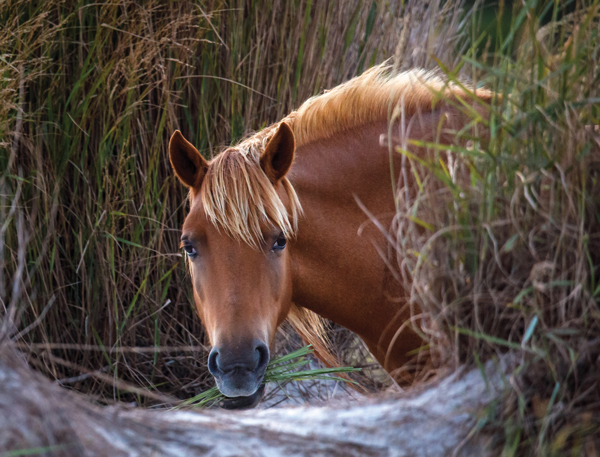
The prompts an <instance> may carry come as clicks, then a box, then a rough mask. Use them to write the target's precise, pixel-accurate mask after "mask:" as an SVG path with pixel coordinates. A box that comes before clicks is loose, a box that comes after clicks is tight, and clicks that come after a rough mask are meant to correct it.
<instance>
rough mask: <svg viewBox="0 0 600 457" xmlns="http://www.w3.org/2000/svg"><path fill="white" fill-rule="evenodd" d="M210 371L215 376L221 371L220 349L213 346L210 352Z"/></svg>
mask: <svg viewBox="0 0 600 457" xmlns="http://www.w3.org/2000/svg"><path fill="white" fill-rule="evenodd" d="M208 371H209V372H210V374H212V375H213V376H216V375H217V374H220V373H221V370H220V369H219V351H218V350H217V349H216V348H212V350H211V351H210V354H208Z"/></svg>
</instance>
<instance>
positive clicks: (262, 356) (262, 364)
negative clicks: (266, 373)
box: [254, 343, 269, 371]
mask: <svg viewBox="0 0 600 457" xmlns="http://www.w3.org/2000/svg"><path fill="white" fill-rule="evenodd" d="M255 351H256V353H257V354H258V362H257V363H256V366H255V367H254V371H262V370H264V369H265V368H267V364H268V363H269V348H268V347H267V345H266V344H264V343H259V344H258V345H257V346H256V349H255Z"/></svg>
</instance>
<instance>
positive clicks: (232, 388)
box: [208, 341, 270, 397]
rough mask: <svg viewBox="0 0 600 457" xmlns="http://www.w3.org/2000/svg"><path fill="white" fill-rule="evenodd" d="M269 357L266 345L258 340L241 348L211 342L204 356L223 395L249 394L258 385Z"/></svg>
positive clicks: (245, 395)
mask: <svg viewBox="0 0 600 457" xmlns="http://www.w3.org/2000/svg"><path fill="white" fill-rule="evenodd" d="M269 357H270V354H269V348H268V347H267V345H266V344H264V343H263V342H261V341H255V342H253V344H249V345H245V346H244V348H243V349H239V348H238V349H232V348H230V347H227V346H215V347H213V348H212V350H211V351H210V354H209V356H208V371H210V373H211V374H212V375H213V377H214V378H215V381H216V383H217V388H218V389H219V390H220V391H221V393H222V394H223V395H225V396H226V397H250V396H253V395H255V394H256V393H257V391H258V390H259V388H260V387H261V384H262V381H263V378H264V375H265V371H266V369H267V365H268V363H269Z"/></svg>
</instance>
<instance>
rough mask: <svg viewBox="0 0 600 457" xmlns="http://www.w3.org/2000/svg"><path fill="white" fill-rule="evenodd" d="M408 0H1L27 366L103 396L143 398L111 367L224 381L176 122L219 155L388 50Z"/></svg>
mask: <svg viewBox="0 0 600 457" xmlns="http://www.w3.org/2000/svg"><path fill="white" fill-rule="evenodd" d="M401 9H402V8H401V2H395V1H394V2H382V1H371V0H366V1H365V0H350V1H345V2H312V1H298V0H294V1H283V0H282V1H275V2H271V1H262V0H246V1H241V0H231V1H210V2H205V1H197V2H194V1H182V2H158V1H155V0H145V1H141V2H137V1H136V2H134V1H129V0H115V1H109V2H101V3H99V2H93V1H87V0H81V1H74V0H69V1H53V0H47V1H27V2H23V1H17V0H8V1H4V2H2V3H1V4H0V24H2V26H1V27H0V73H1V74H2V78H1V79H0V147H1V149H0V305H1V306H2V308H1V309H2V310H3V314H4V315H5V316H6V317H8V319H5V320H4V323H5V327H4V331H3V334H4V336H5V337H6V335H7V334H8V335H11V337H12V338H13V339H16V340H17V341H18V342H19V343H20V344H21V347H22V348H24V349H28V351H27V353H28V354H29V360H30V363H31V364H32V366H35V367H37V368H38V369H40V370H41V371H42V372H44V373H45V374H46V375H48V376H49V377H51V378H52V379H59V380H62V383H63V384H64V385H68V386H72V387H73V388H75V389H77V390H80V391H83V392H87V393H89V394H90V395H95V396H96V397H97V398H98V399H103V401H109V400H128V401H130V400H139V401H142V400H143V399H139V398H136V397H135V396H132V395H131V394H127V393H125V392H123V391H122V390H121V389H120V388H117V387H115V386H114V385H111V384H110V383H107V382H106V376H112V377H113V378H114V379H115V380H121V381H127V382H130V383H132V384H134V385H141V386H146V387H149V388H151V389H155V390H159V391H161V392H164V393H171V394H177V395H179V396H181V397H189V396H190V395H193V394H194V393H195V392H196V391H198V390H203V389H205V388H207V387H209V386H210V385H212V380H211V379H210V376H209V374H208V372H207V370H206V367H205V360H206V350H205V348H204V346H203V344H204V341H205V339H204V333H203V330H202V327H201V325H200V322H199V319H198V318H197V317H196V316H195V314H194V310H193V305H192V303H193V300H192V295H191V287H190V282H189V278H186V276H185V268H184V265H183V261H182V259H181V255H180V253H179V247H178V245H179V241H178V240H179V230H180V227H181V224H182V221H183V218H184V216H185V214H186V211H187V208H186V204H187V202H186V193H185V189H184V188H183V187H182V186H181V185H180V184H179V183H178V182H177V181H176V179H175V178H174V176H173V173H172V172H171V170H170V166H169V163H168V155H167V149H166V148H167V143H168V138H169V136H170V134H171V133H172V132H173V131H174V130H175V129H181V130H182V131H183V132H184V134H185V136H186V137H187V138H188V139H190V141H192V142H193V143H194V144H195V145H196V146H197V147H198V149H199V150H200V151H201V152H202V153H203V154H205V155H207V156H210V155H212V154H215V153H217V152H218V151H219V148H221V147H222V146H225V145H228V144H230V143H232V142H235V141H236V140H237V139H239V138H240V137H241V136H242V135H244V134H245V133H246V132H249V131H251V130H255V129H260V128H261V127H263V126H265V125H267V124H269V123H271V122H274V121H277V120H279V119H280V118H281V117H283V116H284V115H285V114H287V113H288V112H289V111H291V110H292V109H293V108H294V107H296V106H298V105H299V104H300V103H301V102H302V101H303V100H305V99H306V98H308V97H309V96H311V95H313V94H315V93H317V92H319V91H321V90H322V89H323V88H327V87H332V86H335V85H336V84H338V83H340V82H342V81H343V80H345V79H348V78H350V77H352V76H354V75H356V74H357V73H360V72H361V71H362V70H363V69H365V68H367V67H368V66H369V65H372V64H373V63H375V62H380V61H381V60H383V59H384V58H386V57H388V56H390V55H392V54H393V52H394V48H395V46H396V42H397V35H398V30H397V25H398V18H399V17H401ZM24 330H26V331H24ZM48 344H54V346H52V347H53V348H54V349H48V348H49V347H50V346H48ZM35 345H37V346H35ZM40 345H41V346H40ZM86 347H87V348H88V349H85V348H86ZM131 347H143V348H146V349H147V348H155V349H156V351H155V352H150V353H148V352H140V351H130V350H128V349H127V348H131ZM177 347H181V348H188V350H187V351H184V350H177V349H176V348H177ZM90 348H94V350H90ZM165 348H167V349H165ZM169 348H171V349H169ZM73 364H74V365H73ZM74 367H79V368H74ZM82 367H83V368H84V369H86V370H89V373H86V372H85V371H84V373H82V371H81V369H80V368H82ZM98 370H99V371H98ZM101 375H102V376H101ZM119 385H122V384H119Z"/></svg>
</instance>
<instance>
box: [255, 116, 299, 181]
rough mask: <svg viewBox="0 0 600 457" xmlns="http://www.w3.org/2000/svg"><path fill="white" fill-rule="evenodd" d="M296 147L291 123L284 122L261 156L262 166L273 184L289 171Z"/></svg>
mask: <svg viewBox="0 0 600 457" xmlns="http://www.w3.org/2000/svg"><path fill="white" fill-rule="evenodd" d="M295 149H296V141H295V140H294V133H293V132H292V129H291V128H290V126H289V125H287V124H286V123H285V122H282V123H281V124H279V128H278V129H277V132H275V134H274V135H273V136H272V137H271V139H270V140H269V142H268V143H267V147H266V148H265V151H264V152H263V153H262V155H261V156H260V166H261V168H262V169H263V171H264V172H265V174H266V175H267V177H268V178H269V180H270V181H271V182H272V183H273V185H276V184H278V183H279V181H281V180H282V179H283V177H284V176H285V175H286V173H287V172H288V171H289V169H290V167H291V166H292V162H293V160H294V150H295Z"/></svg>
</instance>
